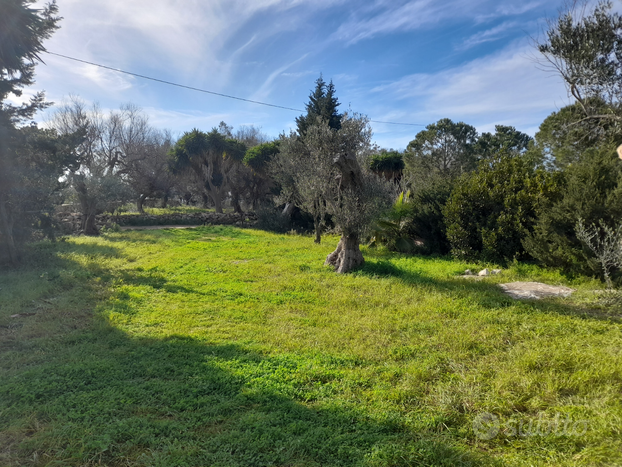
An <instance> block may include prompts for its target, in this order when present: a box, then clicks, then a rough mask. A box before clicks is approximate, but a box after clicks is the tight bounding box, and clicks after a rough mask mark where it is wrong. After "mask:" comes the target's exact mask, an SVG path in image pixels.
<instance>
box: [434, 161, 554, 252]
mask: <svg viewBox="0 0 622 467" xmlns="http://www.w3.org/2000/svg"><path fill="white" fill-rule="evenodd" d="M556 189H557V183H556V177H555V176H554V175H552V174H550V173H547V172H545V171H544V170H542V169H536V168H535V164H534V163H533V160H531V159H530V158H529V157H526V156H524V155H521V154H512V153H506V152H500V153H498V154H497V155H496V156H495V157H494V158H493V159H485V160H484V161H482V162H480V164H479V167H478V169H477V171H475V172H472V173H470V174H467V175H465V176H463V177H462V178H460V179H459V180H458V182H457V184H456V186H455V187H454V189H453V191H452V194H451V196H450V198H449V201H448V202H447V205H446V207H445V209H444V214H445V222H446V224H447V237H448V239H449V242H450V244H451V252H452V254H453V255H454V256H456V257H458V258H463V259H480V260H483V261H492V262H496V263H507V262H508V261H512V260H513V259H524V258H526V257H527V254H526V251H525V249H524V248H523V245H522V240H523V238H524V237H525V235H526V234H527V233H528V232H530V231H531V230H533V226H534V224H535V222H536V219H537V212H538V207H539V206H540V204H541V203H542V202H543V201H544V200H545V199H547V198H548V197H550V196H552V195H553V193H554V192H555V191H556Z"/></svg>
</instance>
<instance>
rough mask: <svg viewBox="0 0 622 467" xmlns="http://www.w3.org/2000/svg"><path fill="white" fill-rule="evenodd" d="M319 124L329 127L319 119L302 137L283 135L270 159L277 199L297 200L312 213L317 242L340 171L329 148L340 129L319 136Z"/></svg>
mask: <svg viewBox="0 0 622 467" xmlns="http://www.w3.org/2000/svg"><path fill="white" fill-rule="evenodd" d="M318 126H319V127H321V128H326V129H329V130H330V128H329V127H328V126H327V125H326V123H325V122H323V121H322V120H321V119H318V121H317V123H316V124H315V125H314V126H311V127H309V128H307V133H306V134H305V136H304V137H302V138H300V137H298V136H297V135H296V134H295V133H292V134H290V135H289V136H288V137H285V136H282V138H281V141H280V144H279V153H278V155H276V157H274V158H273V160H272V163H271V167H272V173H273V174H274V177H275V179H276V180H277V181H278V182H279V185H280V187H281V196H280V197H279V198H277V200H278V201H281V202H283V201H284V202H290V203H292V204H295V205H296V206H299V207H300V208H302V209H303V210H305V211H306V212H308V213H310V214H311V215H312V216H313V225H314V230H315V243H320V242H321V236H322V228H323V227H324V224H325V219H326V214H327V200H326V197H327V196H328V195H329V193H330V192H331V190H330V186H331V184H332V183H333V180H334V179H335V177H337V175H338V174H337V170H336V168H335V166H334V164H333V160H332V158H333V157H334V154H333V153H331V152H330V150H328V145H330V144H331V143H332V140H333V139H334V138H335V137H336V135H337V133H336V131H333V132H330V131H327V132H325V133H322V136H319V135H318V128H317V127H318ZM321 138H324V139H323V140H322V139H321Z"/></svg>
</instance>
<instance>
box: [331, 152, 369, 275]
mask: <svg viewBox="0 0 622 467" xmlns="http://www.w3.org/2000/svg"><path fill="white" fill-rule="evenodd" d="M334 164H335V167H336V168H337V169H338V170H339V184H340V190H342V191H348V190H350V191H356V190H360V189H361V187H362V186H363V173H362V171H361V167H360V165H359V163H358V161H357V159H356V155H355V154H348V153H343V154H340V155H338V156H337V157H335V159H334ZM359 243H360V237H359V234H358V232H352V231H347V230H346V231H342V236H341V239H340V240H339V244H338V245H337V249H336V250H335V251H333V252H332V253H331V254H330V255H328V257H327V258H326V261H325V262H324V265H331V266H333V267H334V268H335V271H336V272H338V273H340V274H341V273H346V272H349V271H351V270H352V269H355V268H357V267H359V266H361V265H362V264H363V263H364V262H365V260H364V259H363V253H361V249H360V248H359Z"/></svg>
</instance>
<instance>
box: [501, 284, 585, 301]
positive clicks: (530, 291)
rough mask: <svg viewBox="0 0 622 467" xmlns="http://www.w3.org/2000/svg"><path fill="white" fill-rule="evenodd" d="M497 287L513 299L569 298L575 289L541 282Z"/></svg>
mask: <svg viewBox="0 0 622 467" xmlns="http://www.w3.org/2000/svg"><path fill="white" fill-rule="evenodd" d="M499 287H501V288H502V289H503V291H504V292H505V293H506V294H508V295H509V296H510V297H512V298H514V299H517V300H518V299H524V298H532V299H540V298H549V297H570V295H572V292H574V291H575V289H571V288H570V287H564V286H562V285H548V284H543V283H541V282H511V283H509V284H499Z"/></svg>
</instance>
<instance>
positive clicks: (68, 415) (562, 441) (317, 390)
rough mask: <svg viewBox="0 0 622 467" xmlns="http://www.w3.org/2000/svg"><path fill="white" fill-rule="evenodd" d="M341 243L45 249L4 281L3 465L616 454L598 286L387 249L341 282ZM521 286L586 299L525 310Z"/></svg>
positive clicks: (617, 399)
mask: <svg viewBox="0 0 622 467" xmlns="http://www.w3.org/2000/svg"><path fill="white" fill-rule="evenodd" d="M336 243H337V238H336V237H327V238H324V240H323V243H322V244H321V245H315V244H314V243H313V240H312V239H311V238H310V237H303V236H287V235H285V236H279V235H274V234H270V233H266V232H261V231H256V230H243V229H235V228H229V227H200V228H196V229H190V230H172V229H171V230H151V231H132V232H130V231H127V232H120V233H108V234H106V235H104V236H102V237H99V238H86V237H80V238H71V239H68V240H66V241H61V242H57V243H55V244H53V243H45V242H44V243H39V244H36V245H34V246H33V247H32V248H31V249H30V251H29V252H28V257H27V259H26V261H25V263H24V265H23V266H22V267H21V268H20V269H18V270H11V271H2V272H0V465H2V466H5V465H6V466H21V465H37V466H43V465H49V466H52V465H76V466H77V465H100V464H101V465H108V466H124V465H132V466H135V465H136V466H143V465H144V466H267V465H274V466H330V465H361V466H407V465H416V466H424V465H447V466H453V465H524V466H527V465H586V466H587V465H589V466H592V465H599V464H600V465H620V464H622V433H621V427H622V358H621V357H622V355H621V354H622V333H621V332H620V331H621V326H622V325H621V324H620V321H619V320H618V319H617V315H616V314H615V313H612V312H609V311H607V310H603V309H598V308H596V307H594V306H593V305H592V302H593V300H592V292H591V290H593V289H595V288H598V287H600V285H599V284H598V283H596V282H595V281H591V280H589V279H585V278H583V279H582V278H578V279H575V280H574V281H570V282H569V281H568V280H566V279H565V278H564V277H563V276H561V275H559V274H557V273H554V272H547V271H544V270H541V269H539V268H536V267H534V266H528V265H521V264H516V265H514V266H513V267H512V268H510V269H509V270H506V271H504V274H503V275H501V276H493V277H490V278H487V279H485V280H484V281H480V282H475V281H468V280H464V279H460V278H458V277H457V275H458V274H459V273H461V272H462V271H464V270H465V269H466V268H472V269H476V265H472V264H466V263H460V262H455V261H451V260H449V259H430V258H421V257H406V256H400V255H395V254H390V253H386V252H383V251H374V250H364V255H365V257H366V260H367V262H366V264H365V266H364V267H363V268H362V269H361V270H360V271H357V272H355V273H352V274H347V275H337V274H335V273H334V272H332V271H331V270H330V269H328V268H325V267H323V265H322V264H323V261H324V258H325V257H326V255H327V254H328V253H329V252H330V251H331V250H332V249H333V248H334V247H335V245H336ZM512 280H541V281H545V282H548V283H551V284H563V285H569V286H571V287H574V288H577V289H578V291H577V292H576V293H575V295H574V296H573V297H571V298H568V299H550V300H543V301H514V300H512V299H510V298H508V297H507V296H505V295H504V294H503V293H502V292H501V291H500V290H499V288H498V287H497V286H496V284H497V283H499V282H502V281H512ZM27 313H36V314H34V315H29V316H27V315H25V314H27ZM14 314H24V315H23V316H20V317H17V318H11V317H10V316H11V315H14ZM483 413H491V414H494V415H495V416H496V417H498V419H499V421H500V428H501V430H500V432H499V434H497V435H496V436H494V437H492V439H489V440H485V439H481V438H479V437H478V436H476V433H475V432H474V430H473V422H474V421H476V420H478V417H479V416H481V414H483ZM556 419H557V420H561V421H562V424H563V423H566V428H565V429H557V430H550V429H549V430H548V432H547V430H545V429H541V428H542V427H543V426H548V427H551V426H552V425H550V423H549V422H550V421H553V420H556ZM547 423H549V424H548V425H547ZM537 427H540V428H537ZM514 428H519V430H516V432H513V431H512V430H513V429H514ZM583 428H585V429H583ZM573 429H574V431H573ZM521 434H522V436H521Z"/></svg>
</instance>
